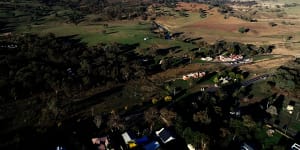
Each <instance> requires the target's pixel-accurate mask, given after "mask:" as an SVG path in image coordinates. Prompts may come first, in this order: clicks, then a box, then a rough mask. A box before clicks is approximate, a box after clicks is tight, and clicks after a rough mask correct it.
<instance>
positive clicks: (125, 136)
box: [122, 132, 133, 144]
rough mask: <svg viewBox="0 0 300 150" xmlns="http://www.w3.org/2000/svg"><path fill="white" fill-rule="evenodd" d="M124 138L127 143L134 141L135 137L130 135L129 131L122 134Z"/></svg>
mask: <svg viewBox="0 0 300 150" xmlns="http://www.w3.org/2000/svg"><path fill="white" fill-rule="evenodd" d="M122 138H123V140H124V142H125V144H128V143H129V142H131V141H133V139H132V138H131V137H130V135H129V134H128V133H127V132H125V133H123V134H122Z"/></svg>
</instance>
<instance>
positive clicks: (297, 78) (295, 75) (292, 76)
mask: <svg viewBox="0 0 300 150" xmlns="http://www.w3.org/2000/svg"><path fill="white" fill-rule="evenodd" d="M299 66H300V61H299V58H298V59H296V60H295V62H293V64H291V65H289V66H281V67H279V68H278V69H277V72H276V74H274V75H273V81H274V82H275V84H276V86H277V87H279V88H281V89H283V90H286V91H291V92H292V91H294V90H296V89H300V86H299V84H300V69H299Z"/></svg>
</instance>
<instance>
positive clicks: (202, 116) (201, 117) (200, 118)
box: [193, 109, 211, 124]
mask: <svg viewBox="0 0 300 150" xmlns="http://www.w3.org/2000/svg"><path fill="white" fill-rule="evenodd" d="M193 120H194V121H195V122H200V123H203V124H210V123H211V118H209V116H208V114H207V109H206V110H205V111H199V112H197V113H195V114H193Z"/></svg>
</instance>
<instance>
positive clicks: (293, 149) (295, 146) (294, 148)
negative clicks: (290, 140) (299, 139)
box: [291, 143, 300, 150]
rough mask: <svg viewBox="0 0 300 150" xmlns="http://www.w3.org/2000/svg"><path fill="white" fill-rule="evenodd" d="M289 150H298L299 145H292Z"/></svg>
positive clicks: (299, 148) (299, 149)
mask: <svg viewBox="0 0 300 150" xmlns="http://www.w3.org/2000/svg"><path fill="white" fill-rule="evenodd" d="M291 150H300V145H299V144H297V143H294V144H293V145H292V147H291Z"/></svg>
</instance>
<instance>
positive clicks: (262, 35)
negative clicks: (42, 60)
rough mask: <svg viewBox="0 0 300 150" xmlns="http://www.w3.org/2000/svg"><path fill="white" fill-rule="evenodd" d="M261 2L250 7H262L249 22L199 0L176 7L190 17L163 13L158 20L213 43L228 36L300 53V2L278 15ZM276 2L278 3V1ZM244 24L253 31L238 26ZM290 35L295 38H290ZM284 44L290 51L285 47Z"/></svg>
mask: <svg viewBox="0 0 300 150" xmlns="http://www.w3.org/2000/svg"><path fill="white" fill-rule="evenodd" d="M260 5H261V4H258V5H256V6H253V7H252V8H250V10H251V11H253V10H258V9H260V10H262V11H260V13H257V14H256V15H254V16H253V17H254V18H257V22H249V21H245V20H241V19H239V18H236V17H232V16H230V17H227V19H225V15H223V14H221V13H219V12H218V8H212V9H209V8H208V6H207V5H204V4H197V3H178V5H177V8H176V9H174V11H176V10H177V11H178V10H184V11H185V13H187V14H188V15H189V16H188V17H182V16H179V15H176V16H163V17H159V18H158V19H157V22H159V23H160V24H162V25H163V26H165V27H167V28H168V29H170V30H171V31H172V32H184V36H186V37H194V38H197V37H203V38H204V40H206V41H209V42H211V43H213V42H215V41H216V40H227V41H239V42H244V43H253V44H257V45H263V44H276V45H277V47H280V50H277V49H275V50H274V52H275V53H276V54H285V55H287V54H289V52H290V51H289V50H290V49H292V50H293V52H291V54H290V55H294V54H299V53H300V51H299V44H295V43H297V42H299V41H300V36H299V35H300V34H299V32H300V18H299V15H298V13H300V12H297V11H296V10H300V9H297V8H298V7H300V6H298V5H297V6H295V7H292V8H290V7H284V8H281V9H282V10H281V11H283V12H285V11H286V15H285V16H284V17H278V16H277V15H276V14H274V12H272V11H271V10H268V9H270V8H268V9H266V8H264V7H263V6H260ZM273 5H274V7H275V5H277V4H272V6H273ZM200 8H201V9H204V10H205V11H206V12H207V17H206V18H201V17H200V14H199V9H200ZM250 10H249V11H250ZM244 11H245V10H244ZM290 12H292V13H290ZM245 13H247V12H245ZM270 22H274V23H276V26H273V27H272V26H271V25H270ZM291 24H292V25H291ZM241 27H247V28H249V29H250V31H249V32H248V33H244V34H242V33H239V31H238V30H239V28H241ZM289 36H291V37H292V38H291V39H290V40H287V38H288V37H289ZM290 43H294V44H290ZM280 45H283V46H280ZM287 46H289V47H287ZM284 48H285V49H287V51H283V49H284Z"/></svg>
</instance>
